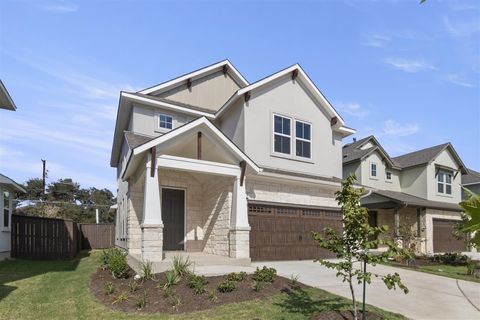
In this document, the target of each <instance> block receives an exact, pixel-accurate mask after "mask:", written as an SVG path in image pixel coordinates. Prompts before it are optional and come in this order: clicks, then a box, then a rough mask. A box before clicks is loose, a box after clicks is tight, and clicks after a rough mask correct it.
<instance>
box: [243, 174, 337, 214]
mask: <svg viewBox="0 0 480 320" xmlns="http://www.w3.org/2000/svg"><path fill="white" fill-rule="evenodd" d="M246 191H247V198H248V199H249V200H251V201H265V202H272V203H278V204H280V205H281V204H292V205H304V206H319V207H331V208H338V204H337V202H336V201H335V196H334V191H332V190H331V189H329V188H326V187H325V186H322V185H319V184H307V183H288V182H286V181H278V180H277V181H275V180H270V179H265V178H260V177H248V179H247V180H246Z"/></svg>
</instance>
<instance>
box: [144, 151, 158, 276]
mask: <svg viewBox="0 0 480 320" xmlns="http://www.w3.org/2000/svg"><path fill="white" fill-rule="evenodd" d="M152 157H156V153H155V150H154V149H153V150H151V153H150V154H148V158H147V163H146V168H145V169H146V170H145V190H144V198H143V223H142V225H141V228H142V259H143V260H144V261H150V262H153V263H155V262H160V261H162V260H163V221H162V205H161V197H160V181H159V179H158V169H157V165H156V159H155V158H153V159H152ZM156 268H157V266H156V265H155V264H154V269H156Z"/></svg>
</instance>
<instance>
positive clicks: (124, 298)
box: [112, 292, 128, 304]
mask: <svg viewBox="0 0 480 320" xmlns="http://www.w3.org/2000/svg"><path fill="white" fill-rule="evenodd" d="M127 300H128V295H127V293H126V292H122V293H120V294H119V295H118V296H117V297H116V298H115V300H113V302H112V304H115V303H117V302H123V301H127Z"/></svg>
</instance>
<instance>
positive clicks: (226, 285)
mask: <svg viewBox="0 0 480 320" xmlns="http://www.w3.org/2000/svg"><path fill="white" fill-rule="evenodd" d="M217 289H218V291H220V292H223V293H225V292H232V291H233V290H235V282H233V281H228V280H225V281H223V282H220V283H219V284H218V287H217Z"/></svg>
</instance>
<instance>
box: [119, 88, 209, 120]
mask: <svg viewBox="0 0 480 320" xmlns="http://www.w3.org/2000/svg"><path fill="white" fill-rule="evenodd" d="M122 97H123V98H125V99H128V100H130V101H136V102H141V103H145V104H148V105H152V106H157V107H162V108H166V109H170V110H175V111H179V112H182V113H186V114H193V115H197V116H202V117H207V118H210V119H215V115H214V114H212V113H208V112H203V111H198V110H193V109H190V108H185V107H181V106H177V105H174V104H171V103H167V102H163V101H158V100H155V99H149V98H145V97H139V96H136V95H134V94H131V93H128V92H122Z"/></svg>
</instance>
